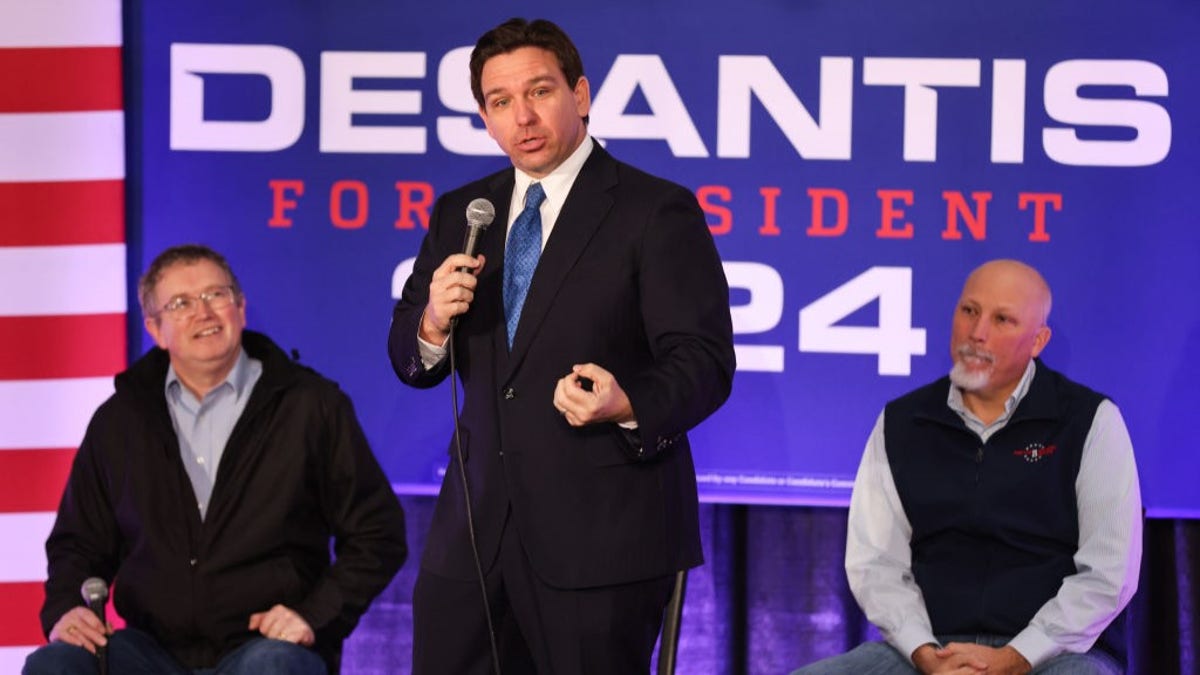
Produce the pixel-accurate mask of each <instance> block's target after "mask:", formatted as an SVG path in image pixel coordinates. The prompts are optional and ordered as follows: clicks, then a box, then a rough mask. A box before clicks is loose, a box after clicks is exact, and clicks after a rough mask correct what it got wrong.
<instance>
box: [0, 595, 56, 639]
mask: <svg viewBox="0 0 1200 675" xmlns="http://www.w3.org/2000/svg"><path fill="white" fill-rule="evenodd" d="M45 593H46V590H45V588H44V587H43V586H42V582H40V581H30V582H22V583H7V584H0V598H4V611H3V612H0V647H21V646H25V645H40V644H45V642H46V638H45V637H44V636H43V635H42V624H41V622H40V621H39V619H38V615H39V613H40V612H41V611H42V601H43V600H44V599H45V597H46V595H45Z"/></svg>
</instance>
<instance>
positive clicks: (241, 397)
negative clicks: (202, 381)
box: [166, 349, 262, 520]
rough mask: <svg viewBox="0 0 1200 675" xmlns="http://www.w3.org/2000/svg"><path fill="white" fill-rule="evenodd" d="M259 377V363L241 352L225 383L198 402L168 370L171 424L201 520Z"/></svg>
mask: <svg viewBox="0 0 1200 675" xmlns="http://www.w3.org/2000/svg"><path fill="white" fill-rule="evenodd" d="M260 377H262V362H261V361H259V360H258V359H252V358H250V357H249V355H247V354H246V350H244V349H243V350H242V351H241V354H239V355H238V360H237V362H236V363H234V364H233V369H232V370H230V371H229V375H228V377H226V378H225V381H224V382H222V383H221V384H219V385H217V387H216V388H215V389H213V390H212V391H210V392H208V394H207V395H205V397H204V399H203V400H198V399H197V398H196V396H195V395H194V394H192V392H191V391H189V390H188V388H187V387H185V386H183V383H182V382H180V380H179V375H178V374H177V373H176V372H175V367H174V366H171V367H170V368H168V369H167V383H166V395H167V408H168V409H169V410H170V411H171V423H172V425H173V426H174V427H175V435H176V437H178V438H179V453H180V455H181V457H182V458H183V467H184V468H185V469H186V470H187V475H188V478H189V479H190V480H191V482H192V490H193V492H195V494H196V506H197V507H198V508H199V509H200V519H201V520H203V519H204V517H205V516H206V515H207V514H208V502H209V499H210V498H211V497H212V491H213V483H214V482H215V481H216V478H217V467H218V466H220V464H221V455H223V454H224V452H225V444H226V443H227V442H228V441H229V435H230V434H231V433H233V426H234V425H235V424H237V421H238V418H239V417H241V416H242V411H244V410H245V409H246V402H247V401H249V400H250V392H251V391H253V390H254V385H255V384H256V383H257V382H258V379H259V378H260Z"/></svg>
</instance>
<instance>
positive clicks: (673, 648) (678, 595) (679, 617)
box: [658, 570, 688, 675]
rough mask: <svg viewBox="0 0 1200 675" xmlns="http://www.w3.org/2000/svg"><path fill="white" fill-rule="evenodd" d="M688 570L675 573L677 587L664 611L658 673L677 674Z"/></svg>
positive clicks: (660, 674)
mask: <svg viewBox="0 0 1200 675" xmlns="http://www.w3.org/2000/svg"><path fill="white" fill-rule="evenodd" d="M687 577H688V573H687V570H679V571H678V572H676V573H675V588H674V590H672V591H671V600H670V602H668V603H667V608H666V610H665V611H664V612H663V627H662V636H661V637H660V638H659V644H658V675H675V653H676V652H677V651H678V650H679V626H680V624H682V623H683V599H684V596H685V595H687Z"/></svg>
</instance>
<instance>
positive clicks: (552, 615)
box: [388, 19, 734, 674]
mask: <svg viewBox="0 0 1200 675" xmlns="http://www.w3.org/2000/svg"><path fill="white" fill-rule="evenodd" d="M471 88H472V91H473V92H474V95H475V98H476V100H477V101H478V103H479V112H480V116H481V117H482V119H483V122H484V124H485V125H486V127H487V130H488V133H489V134H490V135H491V136H492V138H494V139H495V140H496V142H497V143H498V144H499V145H500V147H501V148H502V149H503V150H504V152H505V153H506V154H507V155H508V157H509V159H510V160H511V162H512V167H511V168H505V169H504V170H502V171H499V172H497V173H494V174H492V175H490V176H488V177H486V178H483V179H481V180H478V181H475V182H473V183H470V184H468V185H465V186H463V187H461V188H459V189H457V190H453V191H451V192H449V193H447V194H445V195H443V196H442V197H441V198H440V199H439V200H438V202H437V204H436V205H435V207H434V210H433V213H432V215H431V218H430V224H429V232H428V234H427V236H426V237H425V240H424V242H423V244H422V246H421V250H420V254H419V255H418V257H417V260H416V263H415V265H414V268H413V273H412V276H411V277H410V278H409V280H408V282H407V284H406V285H405V288H404V292H403V295H402V297H401V299H400V301H399V302H398V303H397V304H396V307H395V311H394V314H393V318H392V326H391V334H390V336H389V341H388V351H389V354H390V356H391V361H392V366H393V367H394V368H395V370H396V373H397V375H398V376H399V377H400V379H401V380H403V381H404V382H405V383H407V384H410V385H412V386H415V387H431V386H433V385H436V384H437V383H439V382H441V381H442V380H444V379H445V378H446V377H447V376H448V375H449V373H450V365H451V360H452V359H451V358H450V356H449V355H448V352H449V350H451V349H453V350H454V354H453V356H454V358H453V361H454V363H455V366H456V368H457V371H458V375H459V377H460V378H461V381H462V385H463V391H464V400H463V406H462V411H461V414H460V416H459V418H458V426H459V430H460V434H459V438H460V440H461V455H459V454H458V450H457V449H456V444H455V443H454V442H453V441H452V442H451V444H450V452H451V462H450V466H449V468H448V470H447V473H446V478H445V481H444V483H443V485H442V489H441V493H440V496H439V498H438V503H437V507H436V509H435V512H434V515H433V522H432V525H431V528H430V532H429V537H428V540H427V541H426V545H425V550H424V555H423V558H422V561H421V571H420V574H419V576H418V579H417V583H416V588H415V590H414V597H413V612H414V648H413V651H414V655H413V672H414V673H418V674H420V673H484V672H491V671H492V670H493V663H492V661H493V659H492V655H491V653H492V650H491V648H490V646H489V644H490V640H489V623H490V624H491V634H492V635H493V636H494V638H495V644H496V646H497V650H496V651H497V653H498V655H499V662H500V664H499V665H501V666H502V669H503V671H504V672H530V671H533V670H535V669H536V670H537V671H538V672H547V673H548V672H553V673H633V672H639V671H641V672H645V671H647V670H648V668H649V663H650V656H651V652H652V650H653V647H654V643H655V640H656V637H657V634H658V632H659V629H660V626H661V623H662V614H663V609H664V607H665V605H666V603H667V601H668V599H669V596H670V593H671V587H672V580H673V576H674V573H675V572H677V571H678V570H682V569H688V568H691V567H694V566H696V565H699V564H701V562H702V555H701V551H700V536H699V526H698V520H697V498H696V479H695V471H694V468H693V465H692V457H691V451H690V448H689V445H688V439H687V435H686V434H687V431H688V430H689V429H691V428H692V427H694V426H696V425H697V424H699V423H700V422H701V421H702V420H704V419H705V418H706V417H708V416H709V415H711V414H712V413H713V412H714V411H715V410H716V409H717V408H718V407H719V406H720V405H721V404H722V403H723V402H724V401H725V399H726V398H727V397H728V395H729V392H730V387H731V383H732V379H733V371H734V355H733V345H732V327H731V322H730V315H729V290H728V285H727V283H726V280H725V276H724V272H723V269H722V267H721V261H720V258H719V256H718V254H717V250H716V247H715V245H714V243H713V239H712V235H711V234H710V232H709V230H708V227H707V224H706V222H705V219H704V215H703V213H702V212H701V210H700V207H699V205H698V203H697V201H696V199H695V197H694V195H693V194H692V193H691V192H690V191H688V190H687V189H685V188H683V187H681V186H679V185H675V184H673V183H670V182H668V181H666V180H663V179H660V178H656V177H654V176H650V175H648V174H646V173H643V172H641V171H639V170H637V169H635V168H633V167H631V166H629V165H627V164H624V163H622V162H619V161H618V160H616V159H614V158H613V157H612V156H611V155H610V154H609V153H608V152H606V151H605V150H604V149H603V148H601V147H600V145H599V144H598V143H596V142H595V141H593V140H592V138H590V137H589V136H588V133H587V121H588V112H589V108H590V105H591V94H590V90H589V85H588V80H587V78H586V77H584V75H583V64H582V62H581V60H580V57H579V54H578V52H577V50H576V48H575V46H574V45H573V44H572V42H571V40H570V38H569V37H567V35H566V34H565V33H564V32H563V31H562V30H561V29H560V28H559V27H558V26H556V25H554V24H553V23H550V22H549V21H544V20H536V21H531V22H527V21H525V20H522V19H512V20H509V21H507V22H505V23H503V24H501V25H500V26H497V27H496V28H494V29H492V30H490V31H488V32H487V33H486V34H484V35H483V36H482V37H481V38H480V39H479V41H478V42H477V43H476V45H475V49H474V51H473V53H472V55H471ZM478 199H486V200H488V201H490V202H491V204H492V205H494V210H495V213H496V214H498V215H499V216H500V218H498V219H497V221H498V222H497V224H496V225H495V226H493V227H492V229H491V231H489V232H485V233H484V234H483V235H482V237H481V239H480V241H481V243H480V246H479V252H478V255H466V254H464V253H463V242H464V234H465V233H466V231H467V226H466V222H465V218H464V215H463V214H464V213H465V212H466V210H467V207H468V204H470V203H471V202H473V201H474V200H478ZM460 456H461V458H462V461H461V463H460V459H459V457H460ZM463 467H465V481H464V480H463V477H462V476H461V475H460V472H461V470H462V468H463ZM464 483H465V484H466V485H467V488H468V491H469V504H470V509H469V510H468V508H467V503H468V501H467V500H468V497H467V495H465V494H464V487H463V486H464ZM473 549H475V551H473ZM476 556H477V557H476ZM476 562H478V563H479V570H478V571H477V568H476ZM481 582H482V586H483V587H484V588H485V589H486V593H485V595H486V598H487V600H488V607H489V608H490V615H491V619H492V620H491V621H490V622H489V621H488V620H487V618H486V614H485V610H484V604H483V601H482V600H481V591H480V587H481Z"/></svg>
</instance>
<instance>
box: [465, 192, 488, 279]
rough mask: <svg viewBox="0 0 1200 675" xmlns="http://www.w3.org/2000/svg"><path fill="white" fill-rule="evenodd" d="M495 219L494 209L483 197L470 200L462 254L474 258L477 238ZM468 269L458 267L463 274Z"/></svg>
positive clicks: (477, 242)
mask: <svg viewBox="0 0 1200 675" xmlns="http://www.w3.org/2000/svg"><path fill="white" fill-rule="evenodd" d="M495 218H496V207H495V206H493V205H492V203H491V202H490V201H488V200H486V199H484V198H483V197H480V198H479V199H472V200H471V203H470V204H467V237H466V241H465V242H463V253H465V254H466V255H469V256H471V257H475V248H476V247H477V246H478V245H479V237H480V235H482V234H483V231H484V230H486V229H487V228H488V225H491V224H492V221H493V220H495ZM467 269H468V268H466V267H460V268H458V271H460V272H465V271H467Z"/></svg>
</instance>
